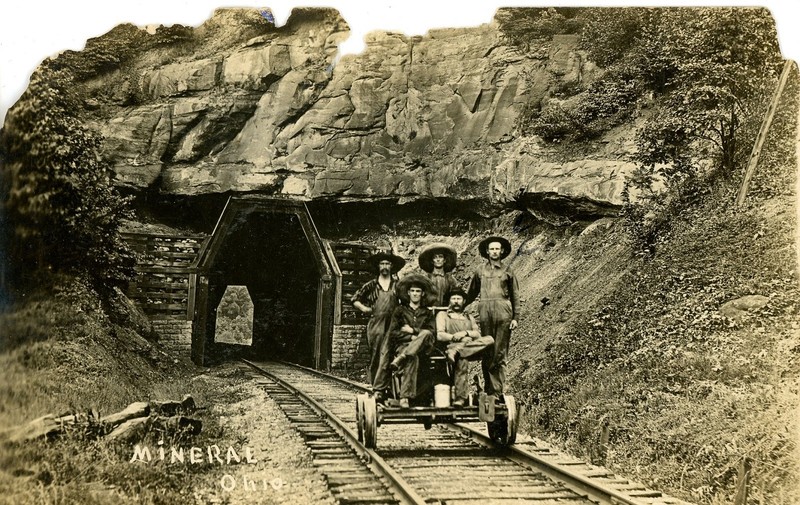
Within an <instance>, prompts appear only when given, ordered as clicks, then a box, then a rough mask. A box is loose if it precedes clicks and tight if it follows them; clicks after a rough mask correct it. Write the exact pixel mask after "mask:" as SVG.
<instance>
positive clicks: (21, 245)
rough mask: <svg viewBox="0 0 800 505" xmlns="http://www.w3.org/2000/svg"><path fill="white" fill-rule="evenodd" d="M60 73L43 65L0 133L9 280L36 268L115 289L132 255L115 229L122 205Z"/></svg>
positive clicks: (65, 77) (94, 139)
mask: <svg viewBox="0 0 800 505" xmlns="http://www.w3.org/2000/svg"><path fill="white" fill-rule="evenodd" d="M71 86H72V79H71V76H70V75H69V74H68V73H65V72H64V71H60V70H53V69H51V68H50V67H49V66H48V65H47V64H45V65H44V66H43V67H42V68H41V69H40V70H38V71H37V72H36V73H35V74H34V75H33V76H32V77H31V83H30V86H29V87H28V89H27V90H26V92H25V93H24V94H23V96H22V97H21V98H20V100H19V101H18V102H17V103H16V105H15V106H14V107H13V108H12V109H11V110H9V113H8V116H7V118H6V123H5V127H4V129H3V131H2V155H3V168H4V170H3V176H4V180H3V204H4V224H5V232H6V237H5V238H6V243H7V254H8V256H7V260H8V261H7V266H8V267H9V269H10V272H9V274H10V280H12V281H16V285H17V287H22V285H21V284H20V283H19V281H21V280H22V274H23V273H24V272H31V271H35V270H37V269H54V270H56V271H65V272H74V273H79V274H84V273H85V274H86V275H88V276H89V277H90V278H91V279H93V280H94V282H95V284H96V286H97V287H99V288H109V287H113V286H115V285H121V284H122V283H123V282H125V281H126V280H127V279H128V278H129V277H130V276H131V275H132V273H133V263H134V261H133V255H132V253H131V252H130V250H129V249H128V247H127V246H126V245H125V243H124V242H123V241H122V238H121V236H120V233H119V226H120V223H121V221H122V219H123V218H125V217H126V216H127V215H128V210H127V200H126V199H124V198H121V197H120V195H119V194H118V193H117V191H116V189H115V188H114V186H113V185H112V183H111V171H110V169H109V167H108V165H107V164H106V163H104V162H103V161H101V160H100V158H99V155H98V152H99V147H100V138H99V137H98V136H97V135H96V134H94V133H92V132H91V131H89V130H88V129H87V128H86V127H84V126H83V125H82V124H81V122H80V121H79V119H78V118H77V117H76V115H75V114H76V112H75V111H76V110H77V107H76V105H75V103H76V102H75V100H74V98H73V97H72V95H71Z"/></svg>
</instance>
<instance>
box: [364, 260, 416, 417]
mask: <svg viewBox="0 0 800 505" xmlns="http://www.w3.org/2000/svg"><path fill="white" fill-rule="evenodd" d="M367 262H368V263H369V264H370V265H371V266H372V267H373V268H374V270H375V271H376V272H377V273H378V277H377V278H375V279H372V280H370V281H368V282H367V283H365V284H364V285H363V286H361V288H360V289H359V290H358V291H356V292H355V293H354V294H353V296H352V297H351V301H352V302H353V306H354V307H355V308H357V309H358V310H360V311H361V312H363V313H364V314H370V316H371V317H370V319H369V322H368V323H367V343H368V344H369V350H370V362H369V368H368V369H367V380H368V381H369V382H370V383H371V384H372V390H373V391H374V393H375V401H377V402H382V401H383V400H384V399H385V398H386V397H387V396H388V391H389V388H390V386H391V383H390V376H389V371H388V367H389V361H391V359H392V354H391V353H392V349H391V346H390V343H389V323H390V322H391V319H392V312H393V311H394V309H395V307H397V295H396V293H395V284H396V281H395V278H394V276H393V275H392V274H393V273H396V272H398V271H399V270H400V269H401V268H403V265H405V263H406V261H405V260H404V259H403V258H401V257H400V256H396V255H395V254H394V253H392V251H379V252H377V253H375V254H373V255H372V256H370V257H369V258H368V259H367Z"/></svg>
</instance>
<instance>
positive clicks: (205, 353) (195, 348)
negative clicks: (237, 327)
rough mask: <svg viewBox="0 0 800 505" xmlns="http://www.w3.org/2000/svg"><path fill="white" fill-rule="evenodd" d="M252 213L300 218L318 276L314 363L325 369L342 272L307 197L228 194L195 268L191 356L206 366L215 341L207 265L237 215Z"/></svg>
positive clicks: (328, 364)
mask: <svg viewBox="0 0 800 505" xmlns="http://www.w3.org/2000/svg"><path fill="white" fill-rule="evenodd" d="M254 212H257V213H261V214H276V215H277V214H282V215H286V214H290V215H291V214H293V215H295V216H296V217H297V218H298V220H299V222H300V226H301V228H302V230H303V234H304V235H305V241H306V243H307V244H308V246H309V249H310V250H311V253H312V256H313V257H314V263H315V265H316V269H317V273H318V276H319V283H318V286H317V308H316V315H315V323H314V349H313V356H314V367H315V368H317V369H320V368H322V369H329V368H330V360H331V335H332V332H333V325H334V324H337V323H338V321H337V320H338V319H340V318H341V314H340V311H341V275H342V274H341V271H340V270H339V267H338V264H337V262H336V258H335V257H334V256H333V252H332V250H331V247H330V244H328V243H327V241H324V240H323V239H322V238H321V237H320V236H319V232H318V231H317V227H316V225H315V224H314V220H313V219H312V218H311V214H310V213H309V211H308V207H307V206H306V204H305V202H302V201H297V200H289V199H286V198H276V197H266V196H231V197H229V198H228V201H227V202H226V204H225V208H224V209H223V210H222V213H221V214H220V217H219V220H218V221H217V225H216V226H215V227H214V232H213V233H212V235H211V237H210V238H209V240H207V241H206V242H205V243H204V244H203V247H202V248H201V249H200V251H199V253H198V255H197V259H196V262H195V265H194V269H193V271H194V273H195V279H194V280H195V283H194V284H195V293H194V295H195V296H194V299H195V303H194V311H193V315H192V353H191V355H192V361H194V362H195V363H196V364H198V365H208V364H210V362H211V361H212V359H211V356H210V353H211V352H213V350H214V346H215V342H214V330H213V329H212V328H210V327H209V324H208V322H209V317H210V315H211V312H212V311H213V310H214V308H215V307H211V306H210V305H211V299H210V297H209V283H210V282H215V281H214V280H212V279H211V276H212V272H211V267H212V265H213V264H214V260H215V258H216V257H217V255H218V254H219V252H220V249H221V248H222V245H223V244H224V243H225V241H226V237H227V235H228V232H229V231H230V229H231V227H232V225H233V224H234V223H235V222H236V219H237V217H238V216H239V215H241V214H250V213H254Z"/></svg>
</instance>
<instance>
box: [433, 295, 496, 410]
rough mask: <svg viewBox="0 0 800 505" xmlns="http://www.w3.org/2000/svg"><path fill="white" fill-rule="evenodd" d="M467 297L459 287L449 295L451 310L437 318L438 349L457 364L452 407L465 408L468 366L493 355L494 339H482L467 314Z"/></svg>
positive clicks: (476, 326) (455, 365)
mask: <svg viewBox="0 0 800 505" xmlns="http://www.w3.org/2000/svg"><path fill="white" fill-rule="evenodd" d="M466 296H467V293H466V292H464V290H463V289H461V288H459V287H457V288H455V289H453V290H452V291H450V293H448V295H447V299H448V300H449V303H450V304H449V306H448V307H447V310H446V311H444V310H443V311H440V312H439V313H438V314H437V315H436V341H437V346H438V347H439V348H442V349H444V350H445V354H447V359H448V360H450V362H451V363H453V364H454V366H453V368H454V373H453V375H454V380H453V390H454V392H455V400H454V401H453V405H454V406H456V407H461V406H463V405H464V404H465V403H466V402H467V399H468V397H469V363H468V361H476V360H478V359H482V358H483V356H484V355H487V354H491V348H492V344H494V339H493V338H492V337H490V336H488V335H487V336H482V335H481V330H480V328H479V327H478V323H476V322H475V318H474V317H472V315H471V314H465V313H464V299H465V298H466Z"/></svg>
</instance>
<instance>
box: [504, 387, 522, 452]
mask: <svg viewBox="0 0 800 505" xmlns="http://www.w3.org/2000/svg"><path fill="white" fill-rule="evenodd" d="M505 403H506V411H507V412H508V413H507V417H506V441H505V442H504V443H503V444H504V445H511V444H513V443H514V442H516V441H517V425H518V424H519V411H518V410H517V401H516V400H515V399H514V397H513V396H511V395H505Z"/></svg>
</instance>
